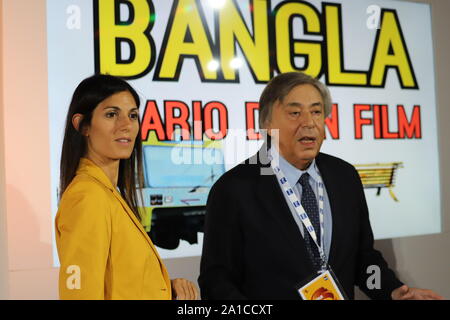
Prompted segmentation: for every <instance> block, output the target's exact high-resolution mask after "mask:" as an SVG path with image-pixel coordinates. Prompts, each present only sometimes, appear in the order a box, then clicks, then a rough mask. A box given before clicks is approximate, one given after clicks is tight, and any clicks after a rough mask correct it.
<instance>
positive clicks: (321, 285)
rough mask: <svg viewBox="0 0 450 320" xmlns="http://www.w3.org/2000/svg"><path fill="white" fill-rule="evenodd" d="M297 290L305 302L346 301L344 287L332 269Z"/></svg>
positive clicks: (315, 276)
mask: <svg viewBox="0 0 450 320" xmlns="http://www.w3.org/2000/svg"><path fill="white" fill-rule="evenodd" d="M306 282H307V283H306V284H305V285H303V286H301V287H300V288H299V289H297V291H298V293H299V294H300V296H301V297H302V299H303V300H346V299H347V298H346V295H345V293H344V290H342V289H341V288H342V286H341V285H340V284H339V282H338V281H337V278H336V276H335V275H334V273H333V271H332V270H331V269H328V270H326V271H325V272H323V273H321V274H319V275H317V274H315V275H314V277H313V278H312V279H311V278H309V281H308V280H306Z"/></svg>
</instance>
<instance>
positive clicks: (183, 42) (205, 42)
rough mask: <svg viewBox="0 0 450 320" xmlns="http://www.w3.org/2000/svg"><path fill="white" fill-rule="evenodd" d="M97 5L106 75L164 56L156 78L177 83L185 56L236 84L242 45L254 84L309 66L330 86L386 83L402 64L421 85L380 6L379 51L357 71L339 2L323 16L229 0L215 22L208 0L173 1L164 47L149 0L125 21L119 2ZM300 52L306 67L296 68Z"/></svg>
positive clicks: (100, 66)
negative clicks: (348, 56) (207, 11)
mask: <svg viewBox="0 0 450 320" xmlns="http://www.w3.org/2000/svg"><path fill="white" fill-rule="evenodd" d="M95 3H97V9H96V15H95V17H94V18H95V19H96V24H97V25H98V28H99V30H98V37H96V70H97V71H99V72H101V73H109V74H111V75H116V76H122V77H126V78H138V77H142V76H143V75H145V74H146V73H148V72H149V71H150V70H151V69H152V68H153V62H154V61H156V60H158V63H157V67H156V68H155V79H156V80H177V79H179V77H180V74H181V72H182V67H183V66H182V64H183V60H184V59H185V58H189V59H192V58H193V59H195V62H196V66H197V69H198V73H199V75H200V77H201V79H202V81H218V82H226V81H236V80H237V77H238V76H237V74H238V70H237V69H238V68H240V67H241V66H243V65H245V63H243V61H240V60H237V59H236V58H237V57H236V53H237V50H238V49H237V48H238V47H239V48H240V51H242V55H243V59H245V60H246V62H247V63H246V67H248V69H249V70H250V72H251V73H252V75H253V77H254V80H255V82H267V81H269V80H270V78H271V76H272V73H273V70H277V71H278V72H290V71H303V72H305V73H307V74H309V75H311V76H313V77H320V76H322V74H325V76H326V82H327V84H328V85H344V86H368V87H370V86H372V87H382V86H384V85H385V80H386V76H387V72H388V69H395V70H396V75H397V77H398V79H399V82H400V83H401V86H402V88H417V87H418V85H417V81H416V79H415V75H414V70H413V66H412V63H411V61H410V57H409V54H408V48H407V45H406V41H405V39H404V37H403V34H402V29H401V25H400V21H399V19H398V16H397V12H396V11H395V10H391V9H383V10H382V11H381V23H380V29H379V30H378V31H377V35H376V37H375V43H374V45H373V51H372V54H371V55H368V56H367V61H368V62H369V61H370V68H369V70H350V69H348V68H346V67H345V65H346V63H345V55H344V52H347V51H348V50H344V41H343V40H344V38H343V37H344V34H343V21H349V23H352V21H351V20H348V19H347V20H344V19H343V17H342V9H341V7H342V6H341V4H338V3H323V4H322V13H320V12H319V11H318V10H317V8H316V7H314V6H313V5H312V4H310V3H308V2H305V1H303V2H294V1H285V2H281V3H280V4H278V5H277V7H276V8H275V9H274V10H273V11H271V8H270V2H269V1H265V0H252V1H249V5H248V6H241V7H240V6H239V5H238V4H239V2H238V1H237V0H228V1H226V2H225V3H224V6H223V7H221V8H217V11H216V12H215V14H214V17H213V19H212V20H211V22H210V24H209V25H208V22H209V20H208V21H207V20H206V17H205V16H204V12H203V7H202V2H201V1H199V0H178V1H174V2H173V6H174V7H173V8H172V10H171V14H170V16H169V18H168V23H167V26H166V28H165V31H164V38H163V39H164V40H163V43H162V45H161V48H158V50H156V49H155V45H154V43H153V40H152V38H151V35H150V34H151V27H152V24H153V22H154V21H155V17H156V16H157V14H156V12H152V10H153V6H152V5H151V3H152V2H151V1H150V0H129V1H127V5H128V6H130V7H132V9H133V10H130V11H131V12H132V17H130V19H129V20H130V21H127V22H118V20H119V19H118V17H119V16H120V14H119V12H116V10H117V9H118V7H120V6H117V5H116V4H115V3H116V2H115V1H112V0H97V2H95ZM244 10H246V11H245V12H243V11H244ZM244 17H250V18H251V19H247V20H251V22H248V21H247V20H246V19H244ZM156 20H158V19H156ZM272 20H273V23H270V22H271V21H272ZM294 21H296V22H294ZM300 21H301V23H303V28H302V29H303V34H304V36H306V37H310V36H317V37H318V38H317V39H314V38H313V39H311V38H307V39H304V38H302V36H299V35H298V34H297V33H295V34H294V31H293V29H294V25H295V23H298V22H300ZM158 23H159V24H161V23H163V24H164V23H166V22H165V21H160V20H158ZM213 32H214V34H213ZM213 39H214V40H213ZM271 41H273V43H271ZM126 46H128V47H130V51H131V52H130V56H129V57H122V54H121V48H122V47H126ZM358 46H359V44H358V43H352V44H351V49H352V50H358V49H359V48H358ZM271 50H273V51H274V52H272V51H271ZM157 54H158V58H157V59H156V55H157ZM271 54H273V58H271ZM299 57H301V58H303V61H304V64H302V65H297V64H299V62H298V60H297V58H299ZM347 62H348V61H347Z"/></svg>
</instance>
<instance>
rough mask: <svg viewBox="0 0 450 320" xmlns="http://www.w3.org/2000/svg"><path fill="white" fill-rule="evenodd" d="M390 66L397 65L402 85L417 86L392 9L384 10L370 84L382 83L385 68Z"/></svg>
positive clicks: (378, 84) (377, 84)
mask: <svg viewBox="0 0 450 320" xmlns="http://www.w3.org/2000/svg"><path fill="white" fill-rule="evenodd" d="M391 67H397V70H398V73H399V78H400V81H401V83H402V86H403V87H406V88H415V87H417V84H416V81H415V79H414V75H413V71H412V66H411V64H410V62H409V59H408V53H407V48H406V44H405V43H404V41H403V38H402V35H401V30H400V25H399V22H398V20H397V18H396V14H395V12H393V11H384V12H383V16H382V20H381V29H380V31H379V38H378V43H377V45H376V51H375V57H374V64H373V68H372V75H371V77H370V84H371V85H373V86H380V85H382V84H383V81H384V78H385V76H386V72H387V70H386V69H387V68H391Z"/></svg>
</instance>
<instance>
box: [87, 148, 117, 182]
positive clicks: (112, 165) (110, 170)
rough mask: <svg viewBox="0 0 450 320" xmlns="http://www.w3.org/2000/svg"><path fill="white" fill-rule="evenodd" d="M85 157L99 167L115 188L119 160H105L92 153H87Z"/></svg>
mask: <svg viewBox="0 0 450 320" xmlns="http://www.w3.org/2000/svg"><path fill="white" fill-rule="evenodd" d="M85 157H86V158H88V159H89V160H91V161H92V162H94V163H95V164H96V165H97V166H99V167H100V168H101V169H102V170H103V172H104V173H105V174H106V176H107V177H108V178H109V180H110V181H111V183H112V185H113V186H114V188H117V182H118V180H119V164H120V160H115V159H107V158H105V157H100V156H98V155H96V154H92V153H88V154H87V155H86V156H85Z"/></svg>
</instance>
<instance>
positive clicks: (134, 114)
mask: <svg viewBox="0 0 450 320" xmlns="http://www.w3.org/2000/svg"><path fill="white" fill-rule="evenodd" d="M130 118H131V119H133V120H137V119H138V118H139V115H138V114H137V113H132V114H130Z"/></svg>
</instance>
